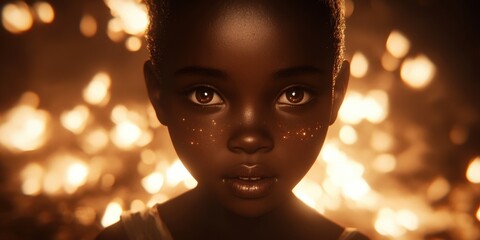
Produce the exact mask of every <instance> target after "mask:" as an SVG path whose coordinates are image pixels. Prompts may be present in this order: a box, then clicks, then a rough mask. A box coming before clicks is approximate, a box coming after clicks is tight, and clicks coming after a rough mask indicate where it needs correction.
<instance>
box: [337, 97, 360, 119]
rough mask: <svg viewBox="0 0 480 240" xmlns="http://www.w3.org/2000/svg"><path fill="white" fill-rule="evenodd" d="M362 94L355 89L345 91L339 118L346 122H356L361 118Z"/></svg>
mask: <svg viewBox="0 0 480 240" xmlns="http://www.w3.org/2000/svg"><path fill="white" fill-rule="evenodd" d="M362 103H363V96H362V95H361V94H360V93H358V92H355V91H349V92H347V94H346V96H345V100H344V101H343V104H342V106H341V107H340V111H339V113H338V116H339V118H340V120H341V121H342V122H344V123H348V124H358V123H360V122H361V121H362V119H363V114H364V111H363V109H362Z"/></svg>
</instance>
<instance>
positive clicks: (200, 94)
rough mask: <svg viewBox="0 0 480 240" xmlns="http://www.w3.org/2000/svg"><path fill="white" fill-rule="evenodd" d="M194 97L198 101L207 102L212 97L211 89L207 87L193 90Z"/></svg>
mask: <svg viewBox="0 0 480 240" xmlns="http://www.w3.org/2000/svg"><path fill="white" fill-rule="evenodd" d="M195 98H196V99H197V101H198V102H199V103H209V102H210V101H212V99H213V90H212V89H209V88H200V89H198V90H197V91H195Z"/></svg>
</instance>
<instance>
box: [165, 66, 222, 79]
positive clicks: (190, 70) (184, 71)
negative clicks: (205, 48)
mask: <svg viewBox="0 0 480 240" xmlns="http://www.w3.org/2000/svg"><path fill="white" fill-rule="evenodd" d="M174 75H175V76H178V75H201V76H206V77H213V78H221V79H225V78H227V74H226V73H225V72H222V71H220V70H218V69H214V68H208V67H201V66H188V67H184V68H181V69H179V70H177V71H176V72H175V73H174Z"/></svg>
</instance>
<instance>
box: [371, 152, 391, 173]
mask: <svg viewBox="0 0 480 240" xmlns="http://www.w3.org/2000/svg"><path fill="white" fill-rule="evenodd" d="M372 165H373V168H374V169H375V170H377V171H379V172H382V173H388V172H391V171H393V170H395V167H396V166H397V160H396V159H395V157H394V156H393V155H391V154H380V155H378V156H377V157H376V158H375V159H374V160H373V163H372Z"/></svg>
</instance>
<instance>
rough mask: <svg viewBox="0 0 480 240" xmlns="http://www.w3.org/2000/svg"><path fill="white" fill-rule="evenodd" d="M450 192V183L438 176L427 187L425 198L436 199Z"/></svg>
mask: <svg viewBox="0 0 480 240" xmlns="http://www.w3.org/2000/svg"><path fill="white" fill-rule="evenodd" d="M449 192H450V183H448V181H447V180H446V179H445V178H443V177H438V178H437V179H435V180H434V181H433V182H432V183H431V184H430V186H429V187H428V189H427V198H428V200H430V201H432V202H433V201H438V200H440V199H442V198H444V197H445V196H447V194H448V193H449Z"/></svg>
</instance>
